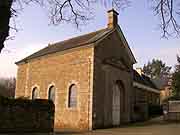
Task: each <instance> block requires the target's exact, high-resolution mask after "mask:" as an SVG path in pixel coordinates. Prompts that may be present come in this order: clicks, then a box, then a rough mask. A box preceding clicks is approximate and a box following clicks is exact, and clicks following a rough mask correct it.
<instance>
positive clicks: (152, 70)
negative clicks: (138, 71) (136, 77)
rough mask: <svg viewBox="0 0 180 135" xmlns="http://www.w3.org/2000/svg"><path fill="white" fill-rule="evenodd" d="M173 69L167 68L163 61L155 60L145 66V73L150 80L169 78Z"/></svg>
mask: <svg viewBox="0 0 180 135" xmlns="http://www.w3.org/2000/svg"><path fill="white" fill-rule="evenodd" d="M170 70H171V67H169V66H166V64H165V63H163V62H162V61H161V60H158V59H153V60H152V61H149V62H148V64H147V65H144V67H143V72H144V74H145V75H147V76H149V77H150V78H153V79H155V78H162V77H167V76H168V75H169V74H170Z"/></svg>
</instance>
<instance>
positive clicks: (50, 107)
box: [0, 97, 54, 133]
mask: <svg viewBox="0 0 180 135" xmlns="http://www.w3.org/2000/svg"><path fill="white" fill-rule="evenodd" d="M53 128H54V104H53V103H52V102H51V101H48V100H40V99H38V100H27V99H8V98H2V97H1V98H0V132H1V133H2V132H8V133H9V132H13V133H14V132H53Z"/></svg>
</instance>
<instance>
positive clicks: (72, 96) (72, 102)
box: [68, 84, 77, 108]
mask: <svg viewBox="0 0 180 135" xmlns="http://www.w3.org/2000/svg"><path fill="white" fill-rule="evenodd" d="M68 96H69V97H68V107H69V108H75V107H76V106H77V87H76V85H75V84H72V85H71V86H70V87H69V95H68Z"/></svg>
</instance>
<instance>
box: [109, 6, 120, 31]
mask: <svg viewBox="0 0 180 135" xmlns="http://www.w3.org/2000/svg"><path fill="white" fill-rule="evenodd" d="M107 13H108V28H115V27H116V26H118V15H119V14H118V12H116V11H115V10H114V9H111V10H109V11H108V12H107Z"/></svg>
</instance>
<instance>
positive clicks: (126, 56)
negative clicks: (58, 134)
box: [16, 9, 136, 130]
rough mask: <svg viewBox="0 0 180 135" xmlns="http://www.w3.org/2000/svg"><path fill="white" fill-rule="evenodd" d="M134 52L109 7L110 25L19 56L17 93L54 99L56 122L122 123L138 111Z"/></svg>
mask: <svg viewBox="0 0 180 135" xmlns="http://www.w3.org/2000/svg"><path fill="white" fill-rule="evenodd" d="M135 63H136V60H135V57H134V55H133V53H132V52H131V49H130V47H129V45H128V42H127V41H126V39H125V37H124V35H123V33H122V31H121V28H120V26H119V25H118V13H117V12H116V11H115V10H113V9H112V10H110V11H108V25H107V28H104V29H101V30H98V31H96V32H92V33H89V34H85V35H82V36H78V37H75V38H71V39H68V40H64V41H62V42H58V43H55V44H52V45H49V46H47V47H46V48H44V49H42V50H40V51H38V52H36V53H34V54H32V55H30V56H28V57H26V58H24V59H23V60H21V61H18V62H16V64H17V65H18V73H17V85H16V98H18V97H28V98H30V99H36V98H46V99H50V100H53V102H54V104H55V128H61V129H62V128H68V129H70V128H71V129H82V130H92V129H96V128H102V127H111V126H119V125H121V124H123V123H128V122H130V121H131V116H132V113H133V109H132V108H133V107H132V106H133V101H132V99H133V73H134V71H133V64H135Z"/></svg>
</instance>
